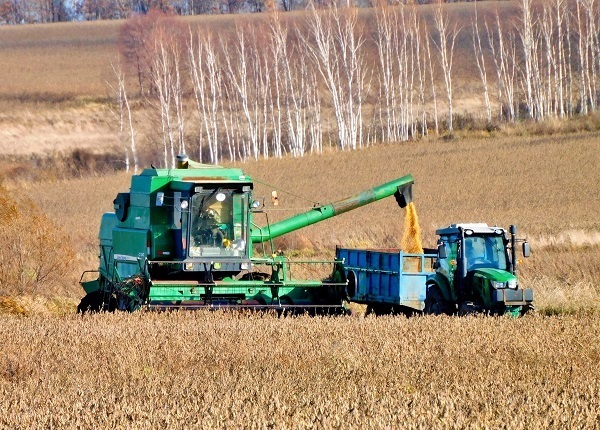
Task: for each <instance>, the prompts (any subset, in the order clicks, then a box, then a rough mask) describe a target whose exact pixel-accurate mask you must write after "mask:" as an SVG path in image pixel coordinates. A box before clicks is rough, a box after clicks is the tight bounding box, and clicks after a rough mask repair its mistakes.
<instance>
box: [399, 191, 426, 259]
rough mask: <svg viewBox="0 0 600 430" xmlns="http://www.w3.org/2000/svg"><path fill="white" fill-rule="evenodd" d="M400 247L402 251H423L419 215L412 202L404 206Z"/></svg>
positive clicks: (419, 252) (416, 252)
mask: <svg viewBox="0 0 600 430" xmlns="http://www.w3.org/2000/svg"><path fill="white" fill-rule="evenodd" d="M400 248H402V251H404V252H408V253H412V254H422V253H423V243H422V242H421V227H420V226H419V216H418V215H417V207H416V206H415V204H414V203H412V202H411V203H409V204H408V206H407V207H406V216H405V217H404V233H403V234H402V242H401V244H400Z"/></svg>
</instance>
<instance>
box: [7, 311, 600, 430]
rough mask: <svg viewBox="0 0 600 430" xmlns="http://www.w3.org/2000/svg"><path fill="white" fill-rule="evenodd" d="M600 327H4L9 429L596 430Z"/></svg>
mask: <svg viewBox="0 0 600 430" xmlns="http://www.w3.org/2000/svg"><path fill="white" fill-rule="evenodd" d="M599 321H600V320H599V319H598V318H592V317H589V316H583V317H579V318H574V317H568V316H564V317H525V318H522V319H509V318H476V317H468V318H451V317H418V318H409V319H406V318H401V317H400V318H398V317H380V318H371V317H368V318H309V317H298V318H286V319H278V318H276V317H274V316H271V315H251V314H242V315H240V314H229V313H220V312H217V313H207V312H197V313H162V314H145V313H138V314H133V315H131V314H114V315H92V316H86V317H83V318H81V317H77V316H71V317H66V318H60V319H57V318H50V319H49V318H47V317H39V316H38V317H32V318H6V317H2V318H0V336H1V337H2V339H3V348H2V350H1V351H0V412H1V413H0V426H1V427H5V428H30V427H42V426H43V427H48V426H55V427H75V426H83V427H91V426H94V427H96V426H100V427H125V428H157V427H171V428H172V427H186V428H190V427H202V428H211V427H228V428H231V427H236V428H240V427H245V428H264V427H270V426H274V427H275V428H306V427H313V426H318V427H324V428H331V427H339V426H342V427H354V428H356V427H365V428H373V427H377V428H382V427H386V426H389V427H401V428H419V427H420V428H484V427H487V428H541V427H546V428H597V426H598V422H599V421H598V420H599V419H600V416H599V412H598V411H599V410H600V403H599V400H598V399H600V379H599V375H600V365H599V363H600V344H599V341H598V337H597V333H598V331H599V329H600V322H599Z"/></svg>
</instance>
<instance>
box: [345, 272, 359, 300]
mask: <svg viewBox="0 0 600 430" xmlns="http://www.w3.org/2000/svg"><path fill="white" fill-rule="evenodd" d="M356 285H357V282H356V274H355V273H354V272H348V275H347V276H346V288H345V291H344V294H345V295H346V300H348V301H350V300H352V299H353V298H354V296H356Z"/></svg>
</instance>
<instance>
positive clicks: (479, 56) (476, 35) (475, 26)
mask: <svg viewBox="0 0 600 430" xmlns="http://www.w3.org/2000/svg"><path fill="white" fill-rule="evenodd" d="M471 35H472V40H473V53H474V54H475V62H476V64H477V70H479V77H480V79H481V86H482V89H483V100H484V103H485V113H486V121H487V125H488V126H490V124H491V123H492V107H491V104H490V96H489V92H488V84H487V71H486V68H485V53H484V51H483V48H482V46H481V34H480V32H479V16H478V13H477V2H475V17H474V19H473V20H472V22H471Z"/></svg>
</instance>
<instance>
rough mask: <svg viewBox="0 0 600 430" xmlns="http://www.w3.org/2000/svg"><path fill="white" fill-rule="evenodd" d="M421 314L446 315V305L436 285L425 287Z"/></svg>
mask: <svg viewBox="0 0 600 430" xmlns="http://www.w3.org/2000/svg"><path fill="white" fill-rule="evenodd" d="M423 313H425V314H428V315H445V314H448V303H446V301H445V300H444V297H443V296H442V293H441V292H440V289H439V287H438V286H437V285H436V284H428V285H427V292H426V295H425V308H424V309H423Z"/></svg>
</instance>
